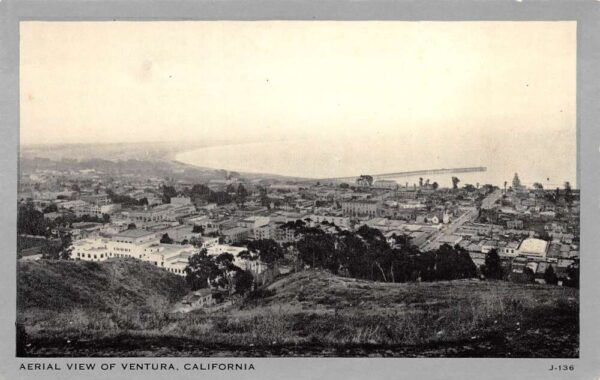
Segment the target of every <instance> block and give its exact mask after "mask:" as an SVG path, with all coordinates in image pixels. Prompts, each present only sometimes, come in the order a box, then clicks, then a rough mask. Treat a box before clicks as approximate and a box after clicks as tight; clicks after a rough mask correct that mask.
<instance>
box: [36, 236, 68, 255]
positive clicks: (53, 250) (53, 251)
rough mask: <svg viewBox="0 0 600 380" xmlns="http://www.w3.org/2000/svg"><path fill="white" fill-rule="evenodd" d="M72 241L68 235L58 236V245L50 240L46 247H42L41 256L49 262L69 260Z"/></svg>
mask: <svg viewBox="0 0 600 380" xmlns="http://www.w3.org/2000/svg"><path fill="white" fill-rule="evenodd" d="M72 242H73V239H72V237H71V234H70V233H66V234H62V235H61V236H60V244H55V243H53V242H52V241H51V240H47V241H46V245H44V246H43V247H42V256H43V257H44V258H45V259H49V260H68V259H70V258H71V251H73V245H72Z"/></svg>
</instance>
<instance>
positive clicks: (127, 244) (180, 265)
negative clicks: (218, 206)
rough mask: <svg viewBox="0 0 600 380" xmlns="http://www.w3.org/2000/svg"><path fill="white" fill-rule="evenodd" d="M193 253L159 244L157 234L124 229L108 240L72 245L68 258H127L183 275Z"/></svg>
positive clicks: (184, 247) (190, 249) (183, 247)
mask: <svg viewBox="0 0 600 380" xmlns="http://www.w3.org/2000/svg"><path fill="white" fill-rule="evenodd" d="M196 252H198V249H197V248H195V247H193V246H192V245H178V244H160V242H159V238H158V237H157V236H156V234H155V233H153V232H150V231H144V230H127V231H123V232H120V233H118V234H116V235H114V236H113V237H112V238H111V239H104V238H91V239H83V240H80V241H77V242H74V243H73V250H72V251H71V258H72V259H74V260H85V261H104V260H106V259H109V258H128V257H130V258H135V259H138V260H142V261H146V262H150V263H152V264H154V265H155V266H157V267H161V268H163V269H165V270H168V271H169V272H173V273H175V274H178V275H184V274H185V271H184V269H185V267H186V266H187V263H188V259H189V257H190V256H191V255H193V254H194V253H196Z"/></svg>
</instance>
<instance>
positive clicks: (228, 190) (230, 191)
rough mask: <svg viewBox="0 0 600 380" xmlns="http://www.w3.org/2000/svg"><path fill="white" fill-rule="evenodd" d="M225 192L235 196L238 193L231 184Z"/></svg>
mask: <svg viewBox="0 0 600 380" xmlns="http://www.w3.org/2000/svg"><path fill="white" fill-rule="evenodd" d="M225 191H226V192H227V193H228V194H235V193H236V190H235V187H234V186H233V185H232V184H231V183H230V184H229V185H227V188H226V189H225Z"/></svg>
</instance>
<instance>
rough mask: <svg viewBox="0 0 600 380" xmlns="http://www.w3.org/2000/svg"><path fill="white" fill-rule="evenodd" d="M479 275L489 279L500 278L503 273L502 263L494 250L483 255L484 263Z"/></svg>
mask: <svg viewBox="0 0 600 380" xmlns="http://www.w3.org/2000/svg"><path fill="white" fill-rule="evenodd" d="M481 273H482V274H483V275H484V276H485V277H486V278H490V279H495V280H499V279H501V278H502V276H503V274H504V271H503V269H502V261H501V260H500V256H499V255H498V251H497V250H496V249H492V250H490V251H489V252H488V253H487V254H486V255H485V263H484V264H483V266H482V267H481Z"/></svg>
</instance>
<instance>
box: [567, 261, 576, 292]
mask: <svg viewBox="0 0 600 380" xmlns="http://www.w3.org/2000/svg"><path fill="white" fill-rule="evenodd" d="M565 285H566V286H570V287H572V288H577V289H579V264H571V265H569V266H568V267H567V279H566V281H565Z"/></svg>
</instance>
